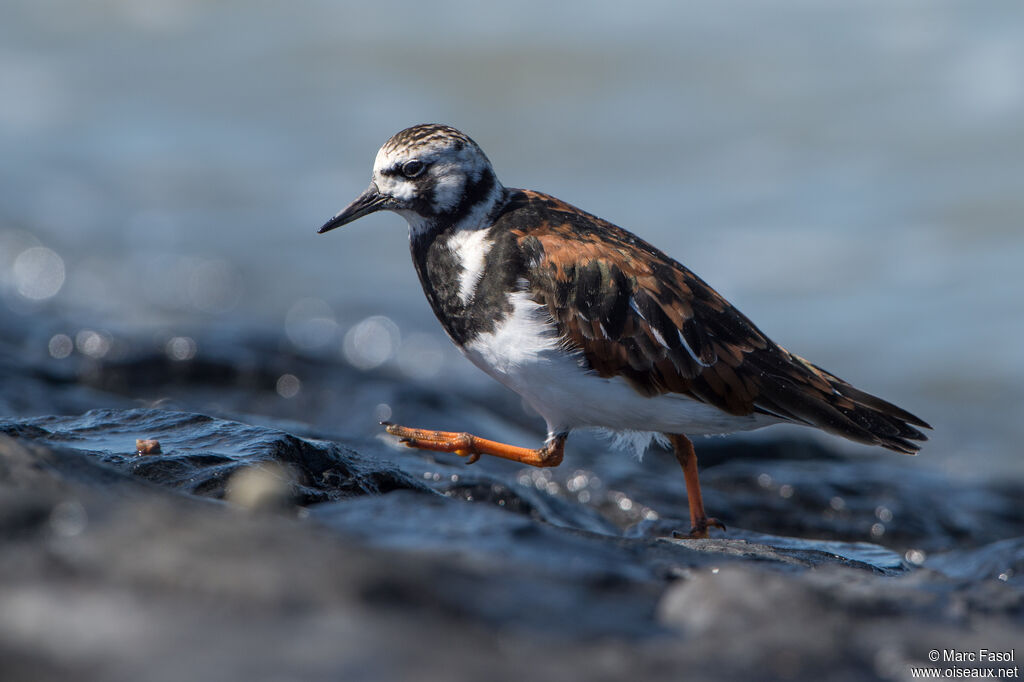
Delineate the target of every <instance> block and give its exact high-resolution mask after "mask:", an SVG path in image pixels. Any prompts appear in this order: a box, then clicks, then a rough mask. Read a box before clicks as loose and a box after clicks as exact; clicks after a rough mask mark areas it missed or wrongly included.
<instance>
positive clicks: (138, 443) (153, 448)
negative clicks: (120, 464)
mask: <svg viewBox="0 0 1024 682" xmlns="http://www.w3.org/2000/svg"><path fill="white" fill-rule="evenodd" d="M162 452H163V451H162V450H161V449H160V441H158V440H157V439H155V438H148V439H144V438H138V439H136V440H135V453H136V454H139V455H159V454H161V453H162Z"/></svg>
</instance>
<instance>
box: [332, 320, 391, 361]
mask: <svg viewBox="0 0 1024 682" xmlns="http://www.w3.org/2000/svg"><path fill="white" fill-rule="evenodd" d="M400 343H401V335H400V333H399V331H398V325H396V324H395V323H394V322H392V321H391V319H390V318H387V317H384V316H383V315H374V316H372V317H368V318H366V319H365V320H363V321H362V322H359V323H357V324H356V325H355V326H353V327H352V328H351V329H349V330H348V333H347V334H345V341H344V343H343V344H342V350H343V352H344V353H345V359H346V360H348V361H349V362H350V363H351V364H352V365H353V366H354V367H357V368H359V369H364V370H365V369H373V368H374V367H379V366H380V365H383V364H384V363H385V362H387V361H388V360H390V359H391V358H393V357H394V356H395V352H396V350H397V349H398V347H399V344H400Z"/></svg>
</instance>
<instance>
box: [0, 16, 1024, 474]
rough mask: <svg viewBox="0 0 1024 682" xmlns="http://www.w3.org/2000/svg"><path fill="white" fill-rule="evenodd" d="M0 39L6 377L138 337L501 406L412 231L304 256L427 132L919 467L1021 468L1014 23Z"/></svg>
mask: <svg viewBox="0 0 1024 682" xmlns="http://www.w3.org/2000/svg"><path fill="white" fill-rule="evenodd" d="M0 14H2V20H0V300H2V303H0V307H5V308H6V309H7V310H6V311H4V312H3V313H2V315H0V317H2V319H4V320H8V321H9V323H10V324H20V325H23V326H27V327H29V328H31V329H32V330H33V333H32V334H29V335H28V337H27V338H28V339H29V341H28V342H26V344H27V345H26V347H25V348H23V349H22V352H24V353H25V356H26V357H47V358H49V359H48V360H47V361H48V362H53V363H60V362H61V361H62V360H63V359H64V358H66V357H67V356H68V355H70V354H72V353H84V354H86V355H94V356H102V355H103V354H105V353H107V352H110V349H111V348H114V347H115V346H116V344H115V343H114V341H116V338H117V336H118V335H119V334H123V333H129V334H140V333H143V334H150V335H152V337H153V338H155V339H159V340H160V342H161V343H165V344H166V349H167V353H168V354H169V355H171V356H172V357H175V358H178V359H188V358H192V357H195V356H196V355H197V354H200V355H201V354H202V353H203V352H204V348H203V345H202V334H201V333H197V332H196V330H200V332H201V331H202V330H204V329H205V330H209V329H216V328H226V327H241V326H252V327H254V328H270V329H277V330H283V333H284V335H285V336H286V338H287V339H288V343H290V344H291V345H292V346H293V347H294V348H295V349H298V350H299V351H301V352H306V353H314V354H322V355H330V356H336V357H338V358H340V359H343V360H344V361H347V362H350V363H352V364H353V365H355V366H356V367H360V368H365V369H371V368H374V367H379V366H385V367H392V368H393V369H394V370H395V371H398V372H402V373H404V374H406V375H408V376H409V378H410V380H420V381H422V380H431V379H434V378H438V377H441V376H444V378H445V381H449V382H452V384H453V386H455V387H456V390H457V389H458V387H459V386H467V385H476V384H484V383H486V382H488V381H490V380H489V379H487V378H486V377H484V376H483V375H482V374H480V373H478V372H477V371H476V370H475V369H473V368H472V367H471V366H470V365H469V364H468V363H466V362H465V361H463V360H462V359H461V358H460V357H459V356H458V355H457V353H456V352H455V351H454V350H453V349H452V348H451V347H450V345H449V343H448V341H447V340H446V339H445V338H444V336H443V334H442V333H441V332H440V329H439V327H438V326H437V324H436V322H435V321H434V320H433V319H432V315H431V313H430V311H429V308H428V307H427V304H426V301H425V300H424V298H423V296H422V294H421V292H420V288H419V284H418V282H417V280H416V277H415V274H414V272H413V268H412V267H411V263H410V262H409V256H408V252H407V240H406V231H405V225H404V221H402V220H401V219H400V218H399V217H397V216H394V215H390V214H384V215H378V216H373V217H370V218H367V219H364V220H362V221H360V222H359V223H357V224H355V225H353V226H351V227H348V228H346V229H345V230H341V231H337V232H332V233H331V234H330V235H329V236H317V235H316V234H315V231H316V228H317V227H318V226H319V225H320V224H321V223H322V222H323V221H324V220H325V219H327V218H328V217H330V216H331V215H332V214H333V213H335V212H336V211H337V210H339V209H340V208H341V207H342V206H344V205H345V204H346V203H347V202H348V201H349V200H350V199H352V198H354V197H355V196H356V194H357V193H358V192H360V191H361V190H362V189H363V188H364V187H365V186H366V184H367V182H368V179H369V173H370V168H371V164H372V161H373V157H374V154H375V153H376V150H377V148H378V146H379V145H380V144H381V143H382V142H383V141H384V140H386V139H387V138H388V137H389V136H390V135H391V134H393V133H394V132H396V131H398V130H400V129H401V128H404V127H406V126H408V125H411V124H414V123H420V122H427V121H438V122H445V123H449V124H452V125H455V126H457V127H459V128H461V129H463V130H464V131H466V132H467V133H469V134H470V135H471V136H473V137H474V138H475V139H476V140H477V141H478V142H479V143H480V144H481V146H482V147H483V148H484V149H485V150H486V152H487V153H488V155H489V156H490V158H491V160H492V162H493V163H494V165H495V167H496V170H497V172H498V175H499V177H500V178H501V179H502V181H503V182H504V183H505V184H506V185H508V186H518V187H528V188H532V189H539V190H542V191H546V192H549V193H552V194H554V195H556V196H558V197H560V198H562V199H565V200H567V201H570V202H572V203H574V204H576V205H578V206H581V207H583V208H585V209H587V210H589V211H591V212H593V213H596V214H598V215H600V216H602V217H605V218H608V219H610V220H612V221H613V222H616V223H618V224H620V225H622V226H624V227H626V228H627V229H630V230H632V231H634V232H636V233H637V234H639V235H640V236H642V237H643V238H645V239H648V240H650V241H652V242H654V243H655V244H656V245H658V246H659V247H660V248H662V249H664V250H665V251H667V252H668V253H669V254H671V255H673V256H674V257H676V258H678V259H679V260H681V261H682V262H684V263H686V264H687V265H688V266H689V267H691V268H692V269H693V270H694V271H696V272H697V273H698V274H699V275H701V276H702V277H704V278H705V279H707V280H708V281H709V282H710V283H711V284H712V285H713V286H715V287H716V288H717V289H718V290H719V291H721V292H722V293H723V294H724V295H726V296H727V297H728V298H729V299H730V300H732V301H733V302H734V303H736V304H737V305H738V306H739V307H740V308H741V309H742V310H743V311H744V312H745V313H746V314H747V315H749V316H750V317H752V318H753V319H754V320H755V321H756V322H757V323H758V324H759V325H760V326H761V327H762V328H763V329H764V330H765V331H766V332H767V333H768V334H770V335H771V336H772V337H773V338H775V339H776V340H777V341H778V342H780V343H782V344H783V345H785V346H787V347H788V348H790V349H791V350H793V351H794V352H797V353H800V354H801V355H804V356H806V357H808V358H810V359H812V360H813V361H815V362H817V363H818V364H821V365H823V366H825V367H826V368H828V369H829V370H831V371H833V372H835V373H836V374H838V375H839V376H842V377H844V378H847V379H849V380H851V381H852V382H853V383H855V384H856V385H858V386H859V387H861V388H864V389H866V390H869V391H872V392H876V393H878V394H880V395H882V396H884V397H886V398H888V399H890V400H893V401H894V402H896V403H898V404H900V405H902V406H904V407H907V408H908V409H910V410H912V411H914V412H915V413H917V414H919V415H920V416H922V417H923V418H925V419H926V420H928V421H930V422H931V423H932V424H933V425H934V426H935V427H936V431H935V433H934V436H933V441H932V443H930V444H929V445H928V446H927V447H926V449H925V451H924V454H923V456H921V457H920V458H919V460H918V462H919V463H920V465H921V466H926V467H941V468H943V469H946V470H948V471H951V472H963V473H965V474H971V475H983V476H1002V475H1013V476H1020V475H1022V473H1024V461H1022V459H1021V457H1020V454H1019V443H1020V442H1021V439H1022V437H1024V419H1022V418H1021V417H1022V416H1024V415H1022V411H1021V405H1022V403H1024V352H1022V351H1021V339H1022V338H1024V295H1022V294H1024V287H1022V284H1024V269H1022V266H1021V261H1022V256H1024V229H1022V227H1021V223H1022V218H1024V192H1022V191H1021V190H1022V185H1021V182H1022V178H1024V134H1022V130H1021V127H1022V126H1021V122H1022V121H1024V78H1022V77H1021V72H1022V67H1024V23H1022V22H1021V21H1020V19H1021V12H1020V6H1019V5H1018V4H1016V3H1012V2H995V3H945V2H921V3H906V4H901V5H899V6H898V7H897V6H895V5H893V4H891V3H885V2H865V3H857V4H850V5H847V6H838V5H836V4H832V3H827V4H825V3H814V2H757V1H753V0H744V1H742V2H734V3H728V4H701V5H694V4H683V3H672V2H649V3H630V4H628V5H627V4H625V3H582V2H575V3H574V2H569V3H542V2H517V3H494V4H485V3H479V4H471V3H456V2H440V3H414V2H387V1H378V2H373V3H338V2H329V1H327V0H319V1H317V0H313V1H310V2H304V3H301V4H286V3H268V2H260V3H252V2H242V1H241V0H218V1H216V2H199V1H184V0H178V1H172V0H106V1H102V2H101V1H97V2H90V3H81V2H72V1H70V0H66V1H56V2H36V1H28V0H7V2H5V3H4V8H3V9H2V10H0ZM197 339H200V340H199V341H197ZM294 379H295V378H294V377H291V379H287V378H286V377H282V381H283V383H282V382H279V384H278V392H279V393H280V394H281V396H282V399H287V398H288V397H290V396H293V395H294V394H295V392H297V391H299V390H300V386H301V384H300V383H299V382H297V381H293V380H294ZM496 390H500V389H496ZM370 412H371V409H370V408H369V407H368V413H367V421H368V423H369V422H370V420H371V419H372V417H373V415H372V414H370Z"/></svg>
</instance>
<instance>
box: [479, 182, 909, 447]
mask: <svg viewBox="0 0 1024 682" xmlns="http://www.w3.org/2000/svg"><path fill="white" fill-rule="evenodd" d="M491 237H492V238H493V239H494V240H495V241H496V243H498V242H504V243H505V244H509V245H511V244H514V245H515V246H516V248H514V249H508V250H507V251H506V253H508V254H509V255H508V256H506V258H505V259H504V262H503V263H494V265H493V267H505V268H506V269H507V270H508V272H515V274H516V277H517V280H518V281H520V282H521V286H522V287H523V288H524V289H525V290H526V292H527V293H528V294H529V296H530V297H531V298H532V299H533V300H534V301H536V302H537V303H538V304H540V305H542V306H544V307H545V309H546V310H547V312H548V313H549V314H550V316H551V319H552V320H553V322H554V325H555V326H556V328H557V332H558V334H559V336H560V337H561V338H562V340H563V343H564V344H565V346H566V348H567V349H568V350H571V351H575V352H578V353H579V354H580V355H581V356H582V358H583V361H584V362H585V364H586V366H587V368H588V369H589V370H591V371H592V372H595V373H596V374H598V375H600V376H602V377H621V378H623V379H625V380H626V381H627V382H628V383H629V385H630V386H631V387H632V388H633V389H634V390H635V391H636V392H638V393H639V394H641V395H644V396H648V397H652V398H654V397H657V396H661V395H665V394H679V395H680V396H685V397H687V398H690V399H692V400H695V401H698V402H700V403H705V404H707V405H710V406H714V407H715V408H717V409H719V410H722V411H724V412H726V413H728V414H730V415H736V416H744V415H754V414H760V415H766V416H770V417H774V418H777V419H778V420H781V421H790V422H795V423H799V424H805V425H808V426H814V427H818V428H821V429H824V430H826V431H829V432H831V433H835V434H838V435H841V436H844V437H846V438H849V439H851V440H854V441H858V442H862V443H868V444H873V445H880V446H883V447H886V448H889V449H891V450H895V451H898V452H903V453H908V454H912V453H914V452H916V451H917V450H918V449H919V447H920V446H919V445H917V444H916V443H915V442H913V441H922V440H926V436H925V435H924V434H923V433H921V431H920V430H918V429H917V428H915V427H917V426H920V427H927V426H928V425H927V424H926V423H925V422H924V421H922V420H921V419H919V418H917V417H915V416H914V415H912V414H910V413H909V412H907V411H905V410H903V409H901V408H899V407H897V406H895V405H893V404H891V403H889V402H886V401H884V400H882V399H881V398H878V397H876V396H873V395H870V394H868V393H865V392H864V391H861V390H859V389H857V388H854V387H853V386H852V385H850V384H849V383H847V382H845V381H843V380H842V379H840V378H838V377H836V376H835V375H833V374H831V373H829V372H827V371H825V370H823V369H821V368H820V367H817V366H816V365H813V364H811V363H810V362H808V361H806V360H804V359H803V358H801V357H799V356H797V355H794V354H792V353H790V352H789V351H787V350H786V349H785V348H783V347H781V346H779V345H778V344H776V343H774V342H773V341H772V340H771V339H769V338H768V337H767V336H766V335H765V334H764V333H762V332H761V331H760V330H759V329H758V328H757V326H756V325H754V323H753V322H751V321H750V320H749V319H748V318H747V317H746V316H745V315H743V314H742V313H741V312H740V311H739V310H737V309H736V308H735V307H734V306H733V305H731V304H730V303H729V302H728V301H726V300H725V299H724V298H723V297H722V296H721V295H720V294H718V292H716V291H715V290H714V289H712V288H711V287H710V286H708V285H707V284H706V283H705V282H704V281H703V280H701V279H700V278H699V277H697V276H696V275H695V274H694V273H692V272H691V271H690V270H689V269H687V268H686V267H684V266H683V265H682V264H680V263H678V262H677V261H675V260H673V259H672V258H670V257H669V256H667V255H666V254H664V253H663V252H661V251H659V250H658V249H656V248H655V247H653V246H651V245H650V244H648V243H647V242H645V241H643V240H642V239H640V238H639V237H636V236H635V235H633V234H631V233H630V232H628V231H626V230H623V229H622V228H620V227H618V226H616V225H613V224H612V223H609V222H607V221H605V220H602V219H600V218H597V217H596V216H593V215H591V214H588V213H586V212H584V211H581V210H579V209H577V208H575V207H573V206H571V205H569V204H567V203H565V202H563V201H560V200H558V199H556V198H554V197H550V196H547V195H545V194H541V193H539V192H532V191H528V190H509V195H508V200H507V201H506V202H505V203H504V204H503V206H502V208H501V211H500V213H499V214H498V215H496V216H494V225H493V227H492V228H491ZM508 272H506V274H508ZM637 428H642V427H641V426H639V425H638V427H637Z"/></svg>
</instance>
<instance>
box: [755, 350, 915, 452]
mask: <svg viewBox="0 0 1024 682" xmlns="http://www.w3.org/2000/svg"><path fill="white" fill-rule="evenodd" d="M791 357H793V358H794V360H796V363H794V364H793V365H790V368H791V370H792V369H794V368H800V367H801V366H802V369H803V370H806V371H807V372H808V373H811V374H813V375H814V378H815V379H816V381H817V386H820V387H821V390H816V389H814V388H811V385H812V384H814V382H813V381H801V380H800V379H797V382H794V381H793V379H794V378H796V377H794V376H792V375H791V376H789V377H785V378H783V377H781V376H778V375H776V379H777V381H776V382H775V390H774V391H773V392H772V395H770V396H768V395H762V396H761V400H759V405H760V406H761V407H762V408H763V409H764V411H766V412H768V413H770V414H775V415H778V416H780V417H783V418H786V419H789V420H791V421H795V422H797V423H802V424H807V425H809V426H816V427H818V428H820V429H823V430H825V431H828V432H829V433H834V434H836V435H839V436H843V437H844V438H848V439H850V440H852V441H856V442H858V443H865V444H868V445H878V446H881V447H883V448H888V449H889V450H893V451H895V452H900V453H903V454H907V455H915V454H917V452H918V451H919V450H920V449H921V446H920V445H919V444H918V443H916V442H914V441H922V442H923V441H926V440H928V436H926V435H925V434H924V433H923V432H922V431H921V430H920V429H919V428H917V427H920V428H924V429H930V428H931V426H929V425H928V423H927V422H925V421H924V420H923V419H921V418H920V417H917V416H915V415H913V414H911V413H910V412H908V411H906V410H904V409H903V408H901V407H897V406H896V405H893V404H892V403H890V402H888V401H886V400H882V399H881V398H879V397H878V396H874V395H871V394H870V393H867V392H865V391H862V390H860V389H859V388H855V387H854V386H852V385H850V384H849V383H847V382H845V381H843V380H842V379H840V378H839V377H837V376H835V375H833V374H830V373H829V372H826V371H825V370H823V369H821V368H820V367H818V366H816V365H812V364H811V363H809V362H807V361H805V360H803V359H802V358H798V357H796V356H791ZM801 374H802V375H803V377H804V378H810V377H809V376H808V374H803V372H799V373H798V374H797V377H799V376H800V375H801ZM821 380H824V382H826V383H827V385H828V387H829V389H830V390H828V391H826V390H823V389H824V387H825V384H823V383H822V382H821Z"/></svg>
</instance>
